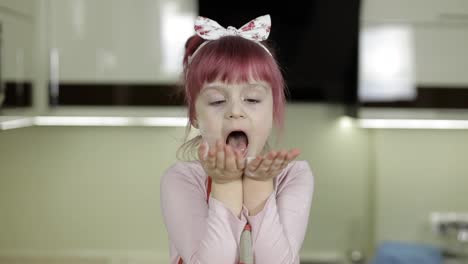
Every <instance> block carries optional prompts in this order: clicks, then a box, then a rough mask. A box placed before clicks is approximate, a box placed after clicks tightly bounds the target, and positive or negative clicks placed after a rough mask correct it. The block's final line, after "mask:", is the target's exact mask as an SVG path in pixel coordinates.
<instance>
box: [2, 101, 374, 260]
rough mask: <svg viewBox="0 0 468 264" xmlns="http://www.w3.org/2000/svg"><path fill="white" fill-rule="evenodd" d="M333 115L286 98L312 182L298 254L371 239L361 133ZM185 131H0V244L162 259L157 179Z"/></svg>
mask: <svg viewBox="0 0 468 264" xmlns="http://www.w3.org/2000/svg"><path fill="white" fill-rule="evenodd" d="M155 114H156V113H155ZM340 115H341V110H340V109H339V108H337V107H332V106H326V105H319V104H317V105H313V104H311V105H308V104H304V105H290V106H289V109H288V112H287V122H286V127H287V129H286V136H285V140H284V142H283V144H282V145H283V146H288V147H299V148H300V149H301V150H302V154H301V156H300V159H304V160H307V161H309V163H310V165H311V167H312V169H313V172H314V174H315V180H316V189H315V196H314V202H313V207H312V211H311V216H310V224H309V229H308V231H307V236H306V240H305V242H304V246H303V251H302V252H303V255H304V257H305V258H316V257H321V258H323V257H325V258H334V257H337V256H338V257H340V256H341V255H342V254H343V253H342V252H344V251H346V250H347V249H349V248H350V247H358V248H365V247H366V246H367V245H368V243H369V242H370V234H371V232H372V229H371V228H369V227H370V226H371V223H370V216H371V211H369V203H370V201H371V200H370V199H369V182H371V181H370V173H369V172H370V170H369V158H370V157H369V150H370V147H371V146H370V143H369V137H368V131H366V130H361V129H358V128H355V127H352V126H349V125H350V124H349V123H348V121H349V120H346V119H345V120H343V119H340V118H339V117H340ZM298 128H300V129H298ZM183 134H184V129H183V128H132V127H125V128H109V127H32V128H23V129H17V130H7V131H3V132H2V133H0V149H1V151H0V168H1V177H0V211H1V212H2V217H1V218H0V219H1V220H0V252H2V251H3V252H4V253H5V254H7V253H8V252H28V251H31V250H44V251H45V252H50V251H52V252H55V253H56V254H58V253H60V252H69V251H75V252H79V253H80V254H85V252H87V251H91V252H101V253H102V252H106V251H111V252H132V251H143V252H145V254H148V252H149V253H151V252H153V253H154V252H158V253H160V254H161V255H160V256H153V257H154V258H161V259H162V260H164V259H165V258H166V257H167V254H168V244H167V235H166V231H165V228H164V225H163V222H162V218H161V214H160V207H159V179H160V177H161V175H162V173H163V171H164V170H165V169H166V168H167V167H168V166H170V164H172V163H173V162H175V161H176V159H175V151H176V148H177V146H178V145H179V144H180V139H181V138H182V137H183ZM356 228H358V230H356ZM107 254H118V253H107ZM140 257H141V256H140Z"/></svg>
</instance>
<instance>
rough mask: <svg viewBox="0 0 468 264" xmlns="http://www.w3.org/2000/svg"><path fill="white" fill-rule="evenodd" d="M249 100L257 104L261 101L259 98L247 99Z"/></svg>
mask: <svg viewBox="0 0 468 264" xmlns="http://www.w3.org/2000/svg"><path fill="white" fill-rule="evenodd" d="M245 100H246V101H247V102H249V103H253V104H257V103H260V100H257V99H245Z"/></svg>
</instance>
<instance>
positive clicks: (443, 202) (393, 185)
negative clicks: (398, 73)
mask: <svg viewBox="0 0 468 264" xmlns="http://www.w3.org/2000/svg"><path fill="white" fill-rule="evenodd" d="M336 8H339V6H337V7H336ZM196 9H197V4H196V2H195V1H189V0H177V1H170V0H138V1H125V0H113V1H110V0H100V1H89V0H67V1H63V0H36V1H34V0H0V23H1V80H2V90H3V92H4V94H5V95H6V100H5V105H4V107H3V108H2V109H1V110H0V111H1V115H0V118H1V119H0V124H1V128H2V130H0V263H80V264H81V263H112V264H114V263H138V264H140V263H168V260H169V255H168V249H169V245H168V239H167V233H166V230H165V227H164V224H163V220H162V216H161V212H160V207H159V180H160V177H161V175H162V173H163V172H164V170H165V169H167V168H168V167H169V166H170V165H171V164H172V163H173V162H175V161H176V158H175V152H176V149H177V147H178V146H179V145H180V144H181V141H182V140H183V137H184V133H185V127H183V124H184V122H183V120H184V119H183V118H184V116H185V109H184V108H183V107H181V106H177V105H160V106H135V105H129V106H122V105H120V106H119V105H117V106H112V107H109V106H107V105H89V106H76V105H72V104H70V105H60V102H59V101H57V98H58V97H57V95H56V94H54V93H57V91H58V86H59V84H60V83H61V82H63V83H67V84H89V83H102V84H107V83H109V82H112V83H120V84H123V85H122V87H126V86H128V83H133V84H136V85H145V84H147V83H158V84H160V85H161V87H163V86H164V85H166V86H167V85H170V84H172V83H174V82H176V80H177V78H178V71H179V70H180V68H179V65H178V63H179V60H178V59H177V58H179V57H178V56H180V54H181V53H180V50H178V49H177V48H176V47H180V45H181V43H182V45H183V42H184V41H185V39H186V38H187V37H188V36H189V35H191V34H192V31H191V30H192V28H191V25H192V23H193V20H194V18H195V16H196V15H197V14H196V11H195V10H196ZM361 14H362V15H361V18H360V21H361V23H362V28H363V29H364V28H365V27H372V26H376V25H377V26H380V25H383V24H385V25H386V24H390V25H398V26H401V25H406V26H408V25H409V28H411V30H413V31H414V32H423V33H420V34H414V35H413V36H415V37H414V38H415V42H414V43H416V45H415V46H414V47H415V48H414V50H411V49H410V51H411V52H413V53H414V55H415V56H414V62H411V61H410V62H411V63H413V64H412V65H415V66H414V68H412V69H411V71H413V75H412V77H411V78H408V79H410V80H411V81H412V82H413V83H417V84H423V85H425V86H431V87H441V88H440V89H444V88H443V87H449V88H450V89H451V90H453V89H459V90H460V91H462V90H463V89H467V90H468V49H467V48H466V47H468V3H467V2H466V1H461V0H459V1H455V0H430V1H429V0H425V1H423V0H412V1H404V0H398V1H396V0H394V1H388V0H387V1H384V0H367V1H364V2H362V4H361ZM171 19H172V20H171ZM272 19H273V23H274V19H275V18H274V17H272ZM173 25H176V26H175V27H174V26H173ZM239 26H240V25H239ZM169 29H170V30H180V31H178V32H177V34H169V33H168V31H169ZM121 32H126V33H125V34H121ZM403 32H407V31H403ZM429 36H435V37H434V38H433V39H430V38H429ZM424 38H426V39H424ZM441 39H443V40H447V41H445V42H441V41H440V40H441ZM384 42H385V41H383V42H382V43H384ZM362 43H364V42H362ZM412 47H413V46H412ZM405 54H406V53H405ZM409 54H410V55H411V53H409ZM384 64H385V63H384ZM9 91H14V95H13V96H12V97H11V98H13V99H11V98H10V99H8V96H9V95H11V92H9ZM461 94H463V93H461ZM464 94H467V93H464ZM23 95H24V96H23ZM464 99H465V100H466V101H468V97H466V98H464ZM8 100H10V101H8ZM54 100H55V101H54ZM90 100H91V99H90ZM0 101H1V100H0ZM462 101H464V100H462ZM372 110H373V108H364V107H362V108H360V105H358V111H357V112H358V114H355V115H351V116H349V111H348V110H347V107H343V105H341V104H336V103H333V104H332V103H328V102H326V101H317V102H291V103H290V104H289V105H288V108H287V113H286V115H287V116H286V134H285V139H284V142H283V143H282V144H281V146H287V147H299V148H300V149H301V151H302V154H301V155H300V157H299V158H300V159H304V160H307V161H309V163H310V165H311V167H312V170H313V172H314V175H315V182H316V185H315V194H314V201H313V205H312V209H311V214H310V223H309V226H308V230H307V235H306V238H305V241H304V244H303V247H302V250H301V259H302V261H303V263H351V261H353V260H352V259H354V261H355V263H367V262H368V261H370V260H371V259H372V258H373V257H374V256H375V255H376V252H378V249H379V248H380V246H381V245H382V244H383V243H384V242H386V241H398V242H402V243H411V244H412V245H427V246H433V247H435V248H443V249H444V250H443V252H444V256H445V257H446V258H450V255H451V254H449V251H450V252H452V253H453V252H455V253H454V254H453V255H457V256H458V255H463V254H464V252H465V253H466V251H467V249H466V247H468V219H467V218H468V216H467V214H468V155H467V149H468V130H467V129H468V126H467V125H466V122H468V121H466V120H468V115H467V114H466V113H465V111H466V109H462V107H460V108H458V105H457V106H456V107H452V108H451V107H450V106H449V107H445V109H440V108H433V109H432V108H430V107H427V108H424V109H422V108H418V109H411V108H410V109H408V108H397V107H395V106H393V107H392V108H379V109H377V110H376V109H374V110H375V111H372ZM381 111H383V112H381ZM421 111H422V112H421ZM355 112H356V111H355ZM382 113H383V114H382ZM361 115H362V116H361ZM364 115H366V116H365V118H367V119H364V118H363V116H364ZM379 115H380V116H379ZM77 116H78V117H87V118H82V119H73V117H77ZM370 116H371V117H373V119H371V118H369V117H370ZM389 116H390V117H391V118H388V117H389ZM395 116H397V117H398V118H395ZM401 116H403V117H404V119H405V120H410V122H409V123H404V122H403V123H399V126H401V127H400V128H398V129H394V128H392V124H393V125H394V124H395V123H392V121H395V120H397V121H398V120H401V119H399V118H400V117H401ZM57 117H61V118H57ZM90 117H91V118H90ZM96 117H98V118H97V119H93V118H96ZM106 117H111V118H107V119H106ZM161 117H171V118H173V117H175V118H174V119H157V118H161ZM437 117H443V119H444V120H455V121H454V122H447V121H444V122H443V123H437V121H436V119H438V118H437ZM112 118H117V119H112ZM119 118H120V119H119ZM176 118H179V119H176ZM180 118H181V119H180ZM415 119H418V120H421V119H424V122H419V123H418V121H415ZM439 119H440V118H439ZM122 120H123V121H122ZM168 120H169V121H173V120H175V121H174V122H175V123H167V121H168ZM180 120H182V122H181V121H180ZM362 120H367V121H377V122H374V123H372V122H371V123H369V122H368V123H364V122H362ZM385 120H390V122H388V123H385ZM411 120H412V121H411ZM163 121H164V122H166V123H161V122H163ZM93 122H95V123H93ZM181 124H182V125H181ZM366 124H367V125H366ZM369 124H371V125H369ZM372 124H373V125H372ZM386 124H387V125H386ZM405 124H406V125H405ZM411 127H412V128H413V129H410V128H411ZM431 127H432V128H431ZM434 127H437V128H438V129H433V128H434ZM453 128H459V129H453ZM437 212H439V213H442V214H440V215H436V214H434V213H437ZM454 213H458V214H454ZM444 217H445V218H444ZM440 221H441V223H452V224H453V223H455V224H454V225H455V226H456V228H455V229H456V230H455V233H454V234H452V233H450V234H449V235H453V237H450V236H449V235H447V236H445V235H443V234H445V232H443V231H444V230H447V229H442V230H439V229H438V227H440V226H439V225H437V224H434V223H439V222H440ZM444 221H446V222H444ZM447 221H448V222H447ZM361 256H362V257H363V258H364V260H360V259H361V258H360V257H361ZM451 261H463V260H462V258H460V259H458V260H457V259H456V258H452V259H451ZM431 263H432V262H431ZM459 263H462V262H459Z"/></svg>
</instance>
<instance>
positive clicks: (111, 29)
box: [49, 0, 196, 83]
mask: <svg viewBox="0 0 468 264" xmlns="http://www.w3.org/2000/svg"><path fill="white" fill-rule="evenodd" d="M195 6H196V5H195V1H190V0H189V1H188V0H179V1H170V0H139V1H128V0H100V1H94V0H68V1H63V0H49V11H50V28H49V31H50V32H49V39H50V43H49V46H50V49H51V65H52V67H51V71H52V72H51V77H52V78H57V79H58V80H52V81H58V82H75V83H76V82H78V83H86V82H88V83H89V82H91V83H118V82H123V83H125V82H126V83H174V82H175V81H176V80H177V79H178V77H179V76H180V75H179V74H180V71H181V62H182V55H183V47H184V42H185V40H186V39H187V38H188V37H189V36H190V35H192V34H193V21H194V19H195V16H196V9H195Z"/></svg>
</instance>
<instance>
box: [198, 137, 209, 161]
mask: <svg viewBox="0 0 468 264" xmlns="http://www.w3.org/2000/svg"><path fill="white" fill-rule="evenodd" d="M207 158H208V143H207V142H206V141H203V142H202V143H201V144H200V146H199V147H198V159H200V161H205V160H206V159H207Z"/></svg>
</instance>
